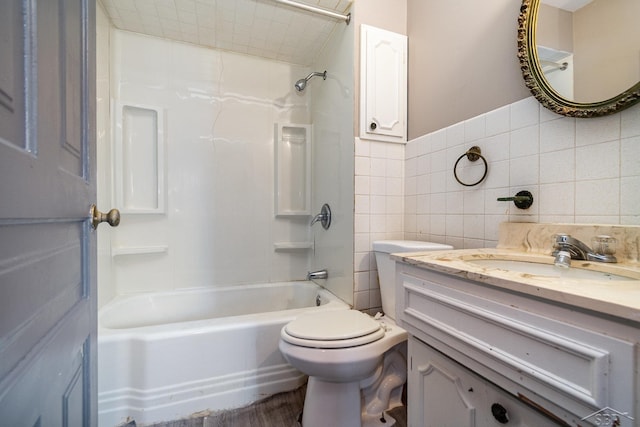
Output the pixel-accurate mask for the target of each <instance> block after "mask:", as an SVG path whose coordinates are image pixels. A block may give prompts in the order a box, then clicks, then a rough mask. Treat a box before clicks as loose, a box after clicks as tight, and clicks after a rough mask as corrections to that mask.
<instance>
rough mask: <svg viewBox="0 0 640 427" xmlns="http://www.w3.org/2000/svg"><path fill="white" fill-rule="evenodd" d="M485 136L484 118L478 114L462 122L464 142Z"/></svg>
mask: <svg viewBox="0 0 640 427" xmlns="http://www.w3.org/2000/svg"><path fill="white" fill-rule="evenodd" d="M485 134H486V116H485V115H484V114H480V115H479V116H476V117H474V118H472V119H469V120H465V122H464V141H465V142H471V141H477V140H478V139H481V138H484V137H485Z"/></svg>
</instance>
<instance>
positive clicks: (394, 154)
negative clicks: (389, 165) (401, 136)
mask: <svg viewBox="0 0 640 427" xmlns="http://www.w3.org/2000/svg"><path fill="white" fill-rule="evenodd" d="M405 146H406V144H398V143H395V142H388V143H387V155H386V157H385V158H386V159H391V160H403V159H404V157H405V154H404V151H405Z"/></svg>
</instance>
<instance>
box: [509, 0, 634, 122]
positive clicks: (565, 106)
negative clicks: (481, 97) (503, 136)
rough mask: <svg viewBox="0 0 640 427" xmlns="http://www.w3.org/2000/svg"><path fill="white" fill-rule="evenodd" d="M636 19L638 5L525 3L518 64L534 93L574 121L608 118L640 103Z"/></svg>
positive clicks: (559, 0) (594, 0) (605, 0)
mask: <svg viewBox="0 0 640 427" xmlns="http://www.w3.org/2000/svg"><path fill="white" fill-rule="evenodd" d="M638 16H640V1H638V0H523V2H522V6H521V8H520V16H519V18H518V58H519V60H520V68H521V70H522V74H523V77H524V80H525V83H526V85H527V87H528V88H529V90H531V93H532V94H533V95H534V96H535V97H536V99H538V101H539V102H540V103H541V104H542V105H543V106H545V107H546V108H548V109H550V110H552V111H554V112H556V113H558V114H562V115H565V116H572V117H597V116H604V115H607V114H612V113H615V112H618V111H621V110H623V109H625V108H628V107H630V106H632V105H633V104H635V103H637V102H639V101H640V25H638V23H637V18H638Z"/></svg>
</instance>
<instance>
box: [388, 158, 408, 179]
mask: <svg viewBox="0 0 640 427" xmlns="http://www.w3.org/2000/svg"><path fill="white" fill-rule="evenodd" d="M403 165H404V162H403V161H402V160H396V159H387V167H386V171H387V175H386V176H388V177H392V178H402V177H403V176H404V173H403Z"/></svg>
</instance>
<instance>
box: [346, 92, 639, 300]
mask: <svg viewBox="0 0 640 427" xmlns="http://www.w3.org/2000/svg"><path fill="white" fill-rule="evenodd" d="M374 144H375V145H374ZM474 145H477V146H479V147H480V148H481V149H482V154H483V155H484V156H485V157H486V159H487V162H488V173H487V177H486V179H485V180H484V181H483V182H482V183H480V184H479V185H477V186H474V187H464V186H462V185H460V184H458V183H457V182H456V181H455V178H454V176H453V165H454V163H455V162H456V160H457V158H458V157H459V156H461V155H462V154H463V153H464V152H466V150H467V149H469V148H470V147H471V146H474ZM402 151H403V147H402V146H400V145H395V144H390V143H388V144H385V143H367V142H365V141H356V177H355V183H356V200H357V202H356V213H355V222H356V231H355V254H354V262H355V264H356V273H355V277H356V280H355V283H356V287H355V290H354V295H355V302H356V308H358V309H365V310H366V309H369V311H370V312H375V311H376V310H378V309H379V306H378V305H375V304H376V302H377V301H379V285H378V283H377V269H376V265H375V260H374V259H373V254H372V253H371V252H370V250H371V249H370V248H371V242H372V241H374V240H376V239H395V238H405V239H414V240H425V241H432V242H438V243H448V244H451V245H453V246H454V247H456V248H460V249H461V248H475V247H493V246H495V245H496V244H497V240H498V225H499V224H500V223H501V222H503V221H526V222H566V223H609V224H633V225H640V105H637V106H635V107H632V108H629V109H627V110H625V111H623V112H621V113H618V114H614V115H611V116H607V117H602V118H594V119H574V118H568V117H563V116H559V115H556V114H554V113H552V112H550V111H548V110H546V109H544V108H543V107H542V106H540V105H539V104H538V102H537V101H536V100H535V99H534V98H527V99H524V100H522V101H519V102H516V103H514V104H511V105H507V106H504V107H502V108H498V109H496V110H493V111H490V112H487V113H485V114H481V115H479V116H478V117H474V118H472V119H469V120H466V121H464V122H461V123H457V124H455V125H452V126H450V127H447V128H445V129H440V130H438V131H435V132H433V133H430V134H428V135H424V136H421V137H419V138H416V139H414V140H412V141H410V142H409V143H408V144H406V146H404V155H405V158H404V177H402V181H403V185H402V193H403V203H404V206H403V210H402V212H403V218H402V219H401V220H396V218H397V217H396V215H397V214H396V209H397V206H398V205H397V204H396V202H395V197H396V195H397V192H396V190H397V188H396V179H397V178H399V177H398V176H395V175H397V172H396V169H395V168H396V163H395V160H396V156H398V155H401V154H400V153H401V152H402ZM385 152H386V153H387V154H386V155H384V153H385ZM476 163H477V164H476ZM476 163H471V162H469V161H468V160H466V158H464V159H463V160H461V161H460V164H459V165H458V168H459V169H458V175H459V176H460V177H461V178H462V179H463V180H465V181H469V182H473V181H474V180H476V179H478V178H479V177H481V176H482V171H483V168H481V166H480V165H479V163H481V161H480V160H479V161H478V162H476ZM382 170H385V172H384V173H383V172H382ZM389 171H393V172H392V173H391V174H389ZM383 188H384V190H383ZM389 188H393V189H394V192H393V193H392V194H390V193H388V189H389ZM520 190H529V191H531V193H533V195H534V199H535V201H534V204H533V206H532V207H531V208H530V209H528V210H526V211H523V210H519V209H517V208H516V207H515V206H514V204H513V203H512V202H498V201H497V200H496V199H497V198H498V197H504V196H510V195H514V194H515V193H517V192H518V191H520ZM367 205H368V206H369V210H367ZM389 206H393V208H392V211H390V210H389ZM398 224H401V230H402V231H403V232H402V233H399V232H398V231H397V230H398V228H397V227H398ZM367 304H368V305H367Z"/></svg>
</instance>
